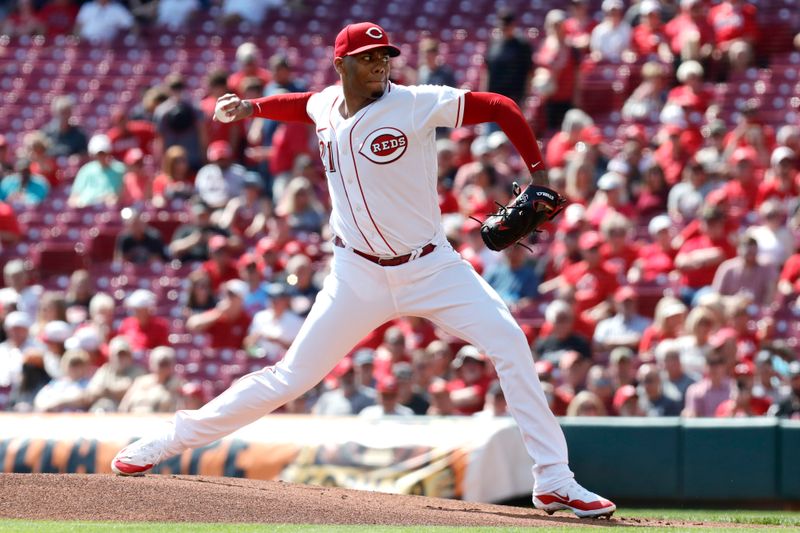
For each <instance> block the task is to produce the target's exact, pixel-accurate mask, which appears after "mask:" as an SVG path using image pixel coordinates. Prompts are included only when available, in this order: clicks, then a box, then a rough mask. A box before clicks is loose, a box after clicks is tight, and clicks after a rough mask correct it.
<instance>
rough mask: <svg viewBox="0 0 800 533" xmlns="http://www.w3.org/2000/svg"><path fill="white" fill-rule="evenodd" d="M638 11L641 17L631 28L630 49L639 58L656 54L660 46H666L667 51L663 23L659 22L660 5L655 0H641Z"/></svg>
mask: <svg viewBox="0 0 800 533" xmlns="http://www.w3.org/2000/svg"><path fill="white" fill-rule="evenodd" d="M639 13H641V19H640V22H639V24H638V25H636V27H635V28H633V36H632V37H631V50H633V51H634V52H636V54H637V55H638V56H639V58H640V59H641V58H648V57H650V56H658V55H659V50H660V49H661V48H662V47H666V48H667V50H666V51H667V52H668V50H669V48H668V45H667V44H666V43H667V37H666V35H665V34H664V25H663V24H662V23H661V5H660V4H659V3H658V2H657V0H642V2H641V3H640V8H639ZM667 57H669V56H667Z"/></svg>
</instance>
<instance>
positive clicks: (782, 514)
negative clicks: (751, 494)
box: [614, 508, 800, 528]
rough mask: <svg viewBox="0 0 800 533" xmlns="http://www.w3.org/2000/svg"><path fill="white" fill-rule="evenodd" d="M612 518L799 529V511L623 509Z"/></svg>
mask: <svg viewBox="0 0 800 533" xmlns="http://www.w3.org/2000/svg"><path fill="white" fill-rule="evenodd" d="M614 516H625V517H638V518H654V519H662V520H686V521H702V522H720V523H723V524H751V525H762V526H784V527H795V528H797V527H800V511H794V512H792V511H748V510H721V511H720V510H710V509H702V510H698V509H689V510H686V509H629V508H626V509H623V510H622V511H618V512H617V514H615V515H614Z"/></svg>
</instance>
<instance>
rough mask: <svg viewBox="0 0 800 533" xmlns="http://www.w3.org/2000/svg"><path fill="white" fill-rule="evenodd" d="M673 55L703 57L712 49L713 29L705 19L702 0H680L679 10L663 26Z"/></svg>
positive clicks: (686, 57) (691, 57) (688, 57)
mask: <svg viewBox="0 0 800 533" xmlns="http://www.w3.org/2000/svg"><path fill="white" fill-rule="evenodd" d="M664 33H665V34H666V36H667V39H669V46H670V50H671V51H672V53H673V55H675V56H678V57H681V58H683V59H703V58H706V57H708V56H710V55H711V52H712V51H713V49H714V29H713V28H712V27H711V25H710V24H709V23H708V20H707V19H706V7H705V2H704V1H703V0H681V12H680V13H679V14H678V16H676V17H675V18H673V19H672V20H671V21H669V22H668V23H667V24H666V26H664Z"/></svg>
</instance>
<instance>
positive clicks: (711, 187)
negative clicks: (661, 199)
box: [667, 159, 721, 222]
mask: <svg viewBox="0 0 800 533" xmlns="http://www.w3.org/2000/svg"><path fill="white" fill-rule="evenodd" d="M681 176H682V179H681V181H680V182H679V183H676V184H674V185H673V186H672V188H671V189H670V191H669V194H668V196H667V210H668V212H669V216H670V217H672V218H673V219H674V220H676V221H681V222H682V221H691V220H694V219H695V218H696V217H697V214H698V212H699V211H700V209H701V208H702V207H703V204H704V202H705V201H706V198H708V196H709V194H710V193H711V192H713V191H715V190H718V189H719V190H721V187H719V184H718V183H716V182H712V181H711V179H710V177H709V175H708V173H707V172H706V170H705V167H704V166H703V165H702V164H701V163H700V162H699V161H697V160H696V159H691V160H689V161H687V162H686V164H685V166H684V167H683V170H682V171H681Z"/></svg>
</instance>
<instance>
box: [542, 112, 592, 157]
mask: <svg viewBox="0 0 800 533" xmlns="http://www.w3.org/2000/svg"><path fill="white" fill-rule="evenodd" d="M592 125H594V120H593V119H592V117H590V116H589V115H587V114H586V112H584V111H582V110H581V109H577V108H575V109H570V110H569V111H567V112H566V113H564V117H563V119H562V120H561V129H560V130H559V131H558V132H556V134H555V135H553V137H552V138H551V139H550V141H549V142H548V143H547V147H546V149H545V154H544V155H545V162H546V163H547V166H548V167H551V168H553V167H564V166H566V165H567V156H568V155H569V154H571V153H572V152H573V151H574V149H575V145H576V144H578V142H580V140H581V132H582V131H584V129H585V128H587V127H589V126H592ZM573 160H574V158H573Z"/></svg>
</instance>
